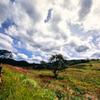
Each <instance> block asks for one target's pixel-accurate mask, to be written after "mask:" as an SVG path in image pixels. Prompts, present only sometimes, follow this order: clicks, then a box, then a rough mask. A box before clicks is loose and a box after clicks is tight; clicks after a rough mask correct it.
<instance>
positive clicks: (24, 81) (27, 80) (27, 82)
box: [22, 78, 37, 87]
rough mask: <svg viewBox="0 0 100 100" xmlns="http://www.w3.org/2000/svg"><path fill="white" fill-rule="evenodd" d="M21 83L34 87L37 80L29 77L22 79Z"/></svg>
mask: <svg viewBox="0 0 100 100" xmlns="http://www.w3.org/2000/svg"><path fill="white" fill-rule="evenodd" d="M22 84H27V85H31V86H34V87H36V86H37V82H36V81H34V80H33V79H31V78H27V79H24V80H23V81H22Z"/></svg>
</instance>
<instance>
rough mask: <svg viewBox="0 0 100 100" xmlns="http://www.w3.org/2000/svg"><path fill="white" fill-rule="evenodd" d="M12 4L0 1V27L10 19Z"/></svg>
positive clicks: (4, 0)
mask: <svg viewBox="0 0 100 100" xmlns="http://www.w3.org/2000/svg"><path fill="white" fill-rule="evenodd" d="M11 9H12V3H11V2H10V1H9V0H3V1H2V0H0V27H2V25H1V24H2V23H3V22H4V21H6V19H7V18H9V17H10V14H11Z"/></svg>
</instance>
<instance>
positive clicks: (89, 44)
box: [0, 0, 100, 63]
mask: <svg viewBox="0 0 100 100" xmlns="http://www.w3.org/2000/svg"><path fill="white" fill-rule="evenodd" d="M99 5H100V0H0V49H6V50H9V51H11V52H12V53H13V58H14V59H16V60H26V61H28V62H31V63H33V62H35V63H39V62H40V61H41V60H44V61H46V62H48V60H49V58H50V56H51V55H53V54H59V53H60V54H62V55H63V56H64V58H66V59H68V60H69V59H87V58H90V59H92V58H100V6H99Z"/></svg>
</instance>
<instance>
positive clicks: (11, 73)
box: [0, 60, 100, 100]
mask: <svg viewBox="0 0 100 100" xmlns="http://www.w3.org/2000/svg"><path fill="white" fill-rule="evenodd" d="M2 66H3V70H2V71H3V72H4V74H3V77H2V86H1V88H0V100H100V61H99V60H98V61H90V62H89V63H80V64H76V65H71V66H69V68H67V69H66V70H65V71H64V72H61V73H59V75H58V77H57V79H55V78H53V73H52V71H50V70H30V69H29V70H27V69H22V68H19V67H13V66H10V65H4V64H2Z"/></svg>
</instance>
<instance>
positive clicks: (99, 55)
mask: <svg viewBox="0 0 100 100" xmlns="http://www.w3.org/2000/svg"><path fill="white" fill-rule="evenodd" d="M91 57H95V58H100V52H96V53H94V54H93V55H92V56H91Z"/></svg>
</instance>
